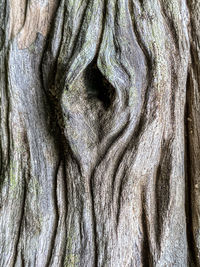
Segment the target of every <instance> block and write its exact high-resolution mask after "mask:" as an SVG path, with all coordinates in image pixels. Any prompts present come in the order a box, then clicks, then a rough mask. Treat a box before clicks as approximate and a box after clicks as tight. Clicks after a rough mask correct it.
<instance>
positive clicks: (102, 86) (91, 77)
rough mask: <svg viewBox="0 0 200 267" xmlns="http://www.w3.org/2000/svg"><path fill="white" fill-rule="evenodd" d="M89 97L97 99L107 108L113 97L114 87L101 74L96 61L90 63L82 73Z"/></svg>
mask: <svg viewBox="0 0 200 267" xmlns="http://www.w3.org/2000/svg"><path fill="white" fill-rule="evenodd" d="M84 80H85V85H86V90H87V95H88V98H89V99H98V100H99V101H101V102H102V104H103V106H104V108H105V109H108V108H109V107H110V106H111V104H112V103H113V101H114V99H115V89H114V87H113V86H112V85H111V84H110V83H109V82H108V80H107V79H106V78H105V77H104V76H103V75H102V73H101V72H100V70H99V69H98V67H97V63H96V61H94V62H92V63H90V65H89V66H88V67H87V69H86V71H85V75H84Z"/></svg>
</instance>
